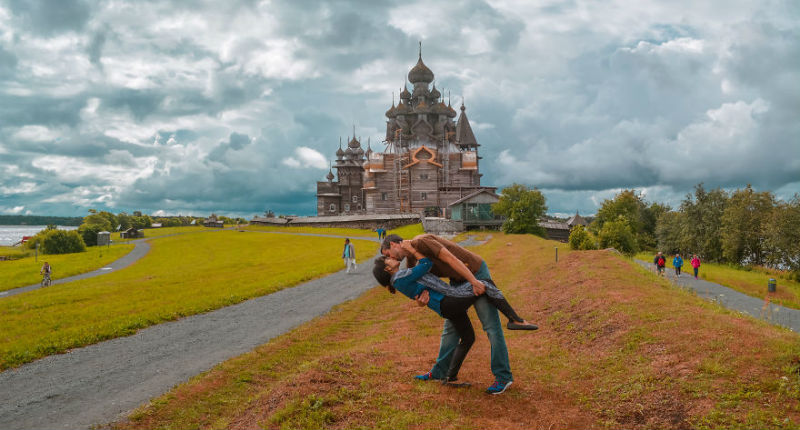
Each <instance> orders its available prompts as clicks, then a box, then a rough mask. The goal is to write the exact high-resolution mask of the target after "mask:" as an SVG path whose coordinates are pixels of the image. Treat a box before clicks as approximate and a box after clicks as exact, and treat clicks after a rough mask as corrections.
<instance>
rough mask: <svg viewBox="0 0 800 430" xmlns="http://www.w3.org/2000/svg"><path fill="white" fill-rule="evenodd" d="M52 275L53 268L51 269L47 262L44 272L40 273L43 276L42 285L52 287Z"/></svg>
mask: <svg viewBox="0 0 800 430" xmlns="http://www.w3.org/2000/svg"><path fill="white" fill-rule="evenodd" d="M52 273H53V268H52V267H50V263H48V262H46V261H45V262H44V264H43V265H42V270H40V271H39V274H40V275H42V285H50V274H52Z"/></svg>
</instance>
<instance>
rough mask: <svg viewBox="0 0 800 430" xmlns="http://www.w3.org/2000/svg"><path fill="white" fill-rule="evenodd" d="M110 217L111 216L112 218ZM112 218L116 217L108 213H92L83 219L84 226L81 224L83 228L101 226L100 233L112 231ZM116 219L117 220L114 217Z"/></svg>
mask: <svg viewBox="0 0 800 430" xmlns="http://www.w3.org/2000/svg"><path fill="white" fill-rule="evenodd" d="M108 215H110V217H109V216H108ZM111 217H114V215H113V214H110V213H108V212H100V213H92V211H90V213H89V215H87V216H85V217H84V218H83V224H81V226H84V225H91V226H99V227H100V230H98V231H111ZM114 219H116V218H115V217H114ZM114 227H116V225H114Z"/></svg>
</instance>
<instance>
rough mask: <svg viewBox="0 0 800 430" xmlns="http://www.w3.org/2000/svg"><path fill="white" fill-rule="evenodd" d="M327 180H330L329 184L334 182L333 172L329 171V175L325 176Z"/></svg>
mask: <svg viewBox="0 0 800 430" xmlns="http://www.w3.org/2000/svg"><path fill="white" fill-rule="evenodd" d="M325 178H327V179H328V182H332V181H333V172H332V171H331V169H328V174H327V175H325Z"/></svg>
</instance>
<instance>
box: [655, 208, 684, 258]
mask: <svg viewBox="0 0 800 430" xmlns="http://www.w3.org/2000/svg"><path fill="white" fill-rule="evenodd" d="M686 226H687V223H686V215H685V214H684V213H682V212H666V213H663V214H661V216H659V217H658V222H657V224H656V231H655V236H656V242H657V244H658V249H659V250H660V251H663V252H665V253H667V254H674V253H677V252H684V253H685V252H687V251H688V250H689V241H688V237H687V231H686Z"/></svg>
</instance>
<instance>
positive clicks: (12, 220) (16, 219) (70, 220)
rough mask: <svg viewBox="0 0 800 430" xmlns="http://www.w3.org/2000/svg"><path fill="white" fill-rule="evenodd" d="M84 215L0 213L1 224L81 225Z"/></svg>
mask: <svg viewBox="0 0 800 430" xmlns="http://www.w3.org/2000/svg"><path fill="white" fill-rule="evenodd" d="M81 222H83V218H82V217H71V216H44V215H0V225H50V224H54V225H64V226H79V225H81Z"/></svg>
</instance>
